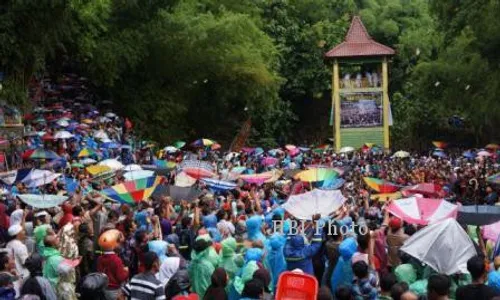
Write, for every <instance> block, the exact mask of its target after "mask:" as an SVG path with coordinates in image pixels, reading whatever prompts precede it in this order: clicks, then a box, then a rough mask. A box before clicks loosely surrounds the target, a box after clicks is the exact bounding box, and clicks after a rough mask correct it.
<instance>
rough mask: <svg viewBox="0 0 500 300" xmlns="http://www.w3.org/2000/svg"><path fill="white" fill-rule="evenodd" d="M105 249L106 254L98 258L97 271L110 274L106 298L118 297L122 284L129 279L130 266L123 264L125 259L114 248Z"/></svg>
mask: <svg viewBox="0 0 500 300" xmlns="http://www.w3.org/2000/svg"><path fill="white" fill-rule="evenodd" d="M103 250H104V254H103V255H101V256H99V258H98V259H97V272H100V273H104V274H106V276H108V279H109V283H108V287H107V289H106V299H117V297H118V294H119V292H120V287H121V285H122V284H124V283H125V282H126V281H127V280H128V275H129V272H128V267H126V266H124V265H123V261H122V260H121V258H120V257H119V256H118V255H117V254H116V253H115V251H114V249H103Z"/></svg>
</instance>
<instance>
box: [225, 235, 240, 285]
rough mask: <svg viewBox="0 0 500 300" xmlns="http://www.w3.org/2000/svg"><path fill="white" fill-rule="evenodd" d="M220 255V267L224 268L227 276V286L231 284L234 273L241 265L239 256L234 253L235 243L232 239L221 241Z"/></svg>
mask: <svg viewBox="0 0 500 300" xmlns="http://www.w3.org/2000/svg"><path fill="white" fill-rule="evenodd" d="M221 244H222V253H221V259H220V265H219V266H220V267H222V268H224V269H225V270H226V272H227V275H228V276H229V284H228V285H230V283H231V282H232V280H233V279H234V277H235V276H236V273H237V272H238V271H239V269H240V267H241V265H242V264H243V259H242V257H241V255H239V254H237V253H236V248H237V243H236V240H235V239H234V238H233V237H229V238H227V239H225V240H223V241H222V243H221Z"/></svg>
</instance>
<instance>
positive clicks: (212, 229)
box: [203, 214, 222, 243]
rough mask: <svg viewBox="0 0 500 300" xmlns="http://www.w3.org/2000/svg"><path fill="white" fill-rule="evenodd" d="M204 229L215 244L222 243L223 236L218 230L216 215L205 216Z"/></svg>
mask: <svg viewBox="0 0 500 300" xmlns="http://www.w3.org/2000/svg"><path fill="white" fill-rule="evenodd" d="M203 227H205V228H206V230H207V231H208V233H209V234H210V236H211V237H212V238H213V240H214V241H215V242H217V243H218V242H220V241H221V238H222V237H221V234H220V232H219V231H218V230H217V217H216V216H215V215H214V214H208V215H206V216H203Z"/></svg>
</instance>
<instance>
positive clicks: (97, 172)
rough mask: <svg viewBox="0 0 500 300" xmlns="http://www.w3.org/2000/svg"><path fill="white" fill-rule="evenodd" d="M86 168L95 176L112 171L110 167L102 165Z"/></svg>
mask: <svg viewBox="0 0 500 300" xmlns="http://www.w3.org/2000/svg"><path fill="white" fill-rule="evenodd" d="M85 170H86V171H87V172H89V174H90V175H92V176H93V177H95V176H99V175H101V174H104V173H107V172H111V171H112V170H111V168H110V167H108V166H100V165H94V166H90V167H87V168H85Z"/></svg>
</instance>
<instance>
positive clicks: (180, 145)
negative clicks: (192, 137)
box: [174, 141, 186, 149]
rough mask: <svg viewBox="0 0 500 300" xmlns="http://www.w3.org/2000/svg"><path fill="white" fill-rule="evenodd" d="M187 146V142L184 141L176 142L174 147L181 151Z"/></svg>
mask: <svg viewBox="0 0 500 300" xmlns="http://www.w3.org/2000/svg"><path fill="white" fill-rule="evenodd" d="M185 145H186V142H183V141H176V142H174V147H175V148H177V149H180V148H182V147H184V146H185Z"/></svg>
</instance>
